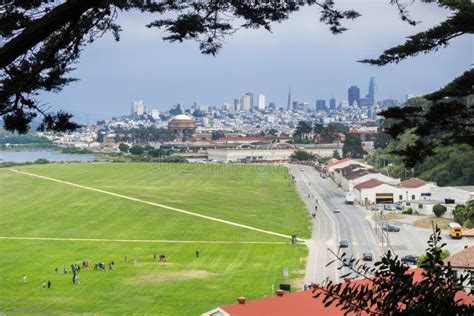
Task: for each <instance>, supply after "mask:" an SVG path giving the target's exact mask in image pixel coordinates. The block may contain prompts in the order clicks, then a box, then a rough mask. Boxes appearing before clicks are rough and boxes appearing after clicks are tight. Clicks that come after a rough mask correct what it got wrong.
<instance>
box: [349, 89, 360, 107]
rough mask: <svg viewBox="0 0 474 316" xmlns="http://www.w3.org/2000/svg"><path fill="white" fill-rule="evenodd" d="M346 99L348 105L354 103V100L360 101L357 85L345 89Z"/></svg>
mask: <svg viewBox="0 0 474 316" xmlns="http://www.w3.org/2000/svg"><path fill="white" fill-rule="evenodd" d="M347 99H348V100H349V106H353V105H354V101H355V102H357V104H359V102H360V89H359V87H358V86H351V87H350V88H349V89H348V90H347Z"/></svg>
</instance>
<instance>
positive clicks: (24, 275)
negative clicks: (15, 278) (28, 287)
mask: <svg viewBox="0 0 474 316" xmlns="http://www.w3.org/2000/svg"><path fill="white" fill-rule="evenodd" d="M27 282H28V278H27V277H26V274H23V283H25V284H26V283H27Z"/></svg>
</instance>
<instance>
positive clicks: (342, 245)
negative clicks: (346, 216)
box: [339, 240, 349, 248]
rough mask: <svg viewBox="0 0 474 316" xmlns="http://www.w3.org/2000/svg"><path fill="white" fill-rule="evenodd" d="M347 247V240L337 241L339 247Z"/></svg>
mask: <svg viewBox="0 0 474 316" xmlns="http://www.w3.org/2000/svg"><path fill="white" fill-rule="evenodd" d="M347 247H349V243H348V242H347V240H341V241H340V242H339V248H347Z"/></svg>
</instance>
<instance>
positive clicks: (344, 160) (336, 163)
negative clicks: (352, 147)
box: [327, 158, 352, 167]
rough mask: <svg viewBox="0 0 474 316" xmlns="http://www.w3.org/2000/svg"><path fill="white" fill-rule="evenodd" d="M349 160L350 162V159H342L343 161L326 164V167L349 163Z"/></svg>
mask: <svg viewBox="0 0 474 316" xmlns="http://www.w3.org/2000/svg"><path fill="white" fill-rule="evenodd" d="M349 160H352V158H344V159H341V160H338V161H334V162H330V163H328V164H327V166H328V167H334V166H337V165H339V164H341V163H344V162H346V161H349Z"/></svg>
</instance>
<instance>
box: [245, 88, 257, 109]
mask: <svg viewBox="0 0 474 316" xmlns="http://www.w3.org/2000/svg"><path fill="white" fill-rule="evenodd" d="M245 96H248V97H249V98H250V109H249V110H253V109H254V108H255V101H254V97H253V93H252V92H247V93H246V94H245Z"/></svg>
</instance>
